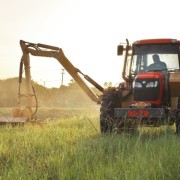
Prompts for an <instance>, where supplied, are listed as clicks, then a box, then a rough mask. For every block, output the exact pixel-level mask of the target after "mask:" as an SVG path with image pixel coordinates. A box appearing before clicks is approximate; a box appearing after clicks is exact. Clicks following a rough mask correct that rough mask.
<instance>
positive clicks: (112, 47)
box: [0, 0, 180, 87]
mask: <svg viewBox="0 0 180 180" xmlns="http://www.w3.org/2000/svg"><path fill="white" fill-rule="evenodd" d="M0 3H1V5H0V22H1V26H0V40H1V41H0V79H6V78H12V77H17V76H18V73H19V63H20V59H21V56H22V52H21V48H20V45H19V41H20V40H24V41H28V42H32V43H42V44H48V45H52V46H57V47H60V48H62V49H63V51H64V53H65V55H66V57H67V58H68V59H69V60H70V61H71V63H72V64H73V65H74V66H75V67H77V68H78V69H80V70H81V71H82V72H83V73H84V74H87V75H89V76H90V77H91V78H93V79H94V80H95V81H96V82H97V83H99V84H100V85H103V84H104V82H112V84H113V85H117V84H118V83H119V82H121V81H122V79H121V74H122V62H123V58H122V57H119V56H117V52H116V51H117V45H118V44H119V43H121V42H125V39H126V38H127V39H129V41H130V42H131V43H132V42H133V41H136V40H139V39H149V38H175V39H180V33H179V32H180V25H179V8H180V1H179V0H151V1H149V0H126V1H125V0H30V1H25V0H0ZM30 63H31V78H32V80H34V81H36V82H38V83H39V84H42V85H45V86H46V87H60V85H61V83H62V78H61V77H62V76H61V75H62V74H61V73H62V68H63V67H62V66H61V65H60V64H59V62H58V61H57V60H56V59H53V58H44V57H34V56H31V57H30ZM70 79H72V77H70V75H69V74H68V72H66V71H65V74H64V81H63V83H64V85H67V84H68V83H69V82H70Z"/></svg>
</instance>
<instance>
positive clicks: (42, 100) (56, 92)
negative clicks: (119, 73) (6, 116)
mask: <svg viewBox="0 0 180 180" xmlns="http://www.w3.org/2000/svg"><path fill="white" fill-rule="evenodd" d="M32 86H33V89H35V94H36V98H37V100H38V101H37V102H36V101H35V100H36V98H34V100H33V105H34V104H35V103H38V106H41V107H65V108H83V107H92V106H95V105H96V103H95V102H93V101H92V100H91V99H90V98H89V97H88V96H87V95H86V94H85V92H84V91H83V90H82V89H81V88H80V87H79V86H78V84H77V83H76V82H75V81H74V80H71V81H70V82H69V84H68V86H65V85H61V86H60V88H46V87H44V86H42V85H39V84H38V83H37V82H34V81H32ZM92 90H93V91H95V93H96V94H100V92H99V91H98V90H97V89H96V88H92ZM19 93H20V94H23V93H26V88H25V80H24V79H23V80H22V83H21V86H19V83H18V78H16V77H15V78H9V79H5V80H0V107H16V106H17V104H18V103H19V99H18V94H19ZM24 101H25V100H24V99H23V98H21V103H22V104H23V103H25V102H24Z"/></svg>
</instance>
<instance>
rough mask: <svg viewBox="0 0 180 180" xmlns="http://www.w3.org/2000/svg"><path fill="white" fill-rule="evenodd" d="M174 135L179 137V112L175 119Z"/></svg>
mask: <svg viewBox="0 0 180 180" xmlns="http://www.w3.org/2000/svg"><path fill="white" fill-rule="evenodd" d="M176 134H177V135H180V112H179V113H178V115H177V118H176Z"/></svg>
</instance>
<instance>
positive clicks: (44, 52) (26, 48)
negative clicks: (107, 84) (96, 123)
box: [20, 40, 104, 106]
mask: <svg viewBox="0 0 180 180" xmlns="http://www.w3.org/2000/svg"><path fill="white" fill-rule="evenodd" d="M20 46H21V49H22V52H23V55H22V58H21V65H22V64H24V67H25V78H26V90H27V94H31V92H30V87H31V75H30V58H29V54H31V55H33V56H42V57H52V58H55V59H57V60H58V61H59V63H60V64H61V65H62V66H63V67H64V68H65V69H66V71H67V72H68V73H69V74H70V75H71V76H72V78H73V79H74V80H75V81H76V82H77V84H78V85H79V86H80V87H81V88H82V89H83V90H84V92H85V93H86V94H87V95H88V96H89V97H90V98H91V100H92V101H95V102H97V103H99V102H100V98H99V96H97V95H96V94H95V93H94V92H93V91H92V90H91V89H90V88H89V87H88V86H87V84H86V83H85V81H84V80H83V79H82V78H81V77H80V75H79V73H80V74H82V75H83V76H84V78H85V79H86V80H87V81H89V82H90V83H91V84H93V85H94V86H95V87H96V88H97V89H99V90H100V91H102V92H103V91H104V89H103V88H102V87H101V86H100V85H99V84H97V83H96V82H95V81H94V80H92V79H91V78H90V77H89V76H87V75H84V74H83V73H82V72H81V71H80V70H79V69H77V68H76V67H74V66H73V64H72V63H71V62H70V61H69V60H68V59H67V58H66V56H65V55H64V52H63V50H62V49H61V48H58V47H55V46H50V45H45V44H34V43H30V42H25V41H23V40H20ZM29 106H31V105H30V104H29Z"/></svg>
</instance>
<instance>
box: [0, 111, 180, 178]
mask: <svg viewBox="0 0 180 180" xmlns="http://www.w3.org/2000/svg"><path fill="white" fill-rule="evenodd" d="M0 133H1V135H0V177H1V179H38V180H39V179H53V180H54V179H78V180H81V179H82V180H86V179H87V180H92V179H95V180H96V179H97V180H99V179H108V180H109V179H112V180H114V179H115V180H116V179H122V180H123V179H124V180H131V179H132V180H134V179H138V180H139V179H143V180H144V179H149V180H152V179H180V153H179V152H180V148H179V147H180V139H179V137H176V136H175V135H174V128H156V129H151V128H142V129H140V130H139V133H137V134H133V135H129V134H126V133H123V134H106V135H101V134H100V132H99V117H98V113H97V112H93V113H92V114H91V113H87V114H79V115H77V114H76V115H75V116H72V117H68V118H67V119H64V120H54V121H50V122H49V123H47V124H45V125H32V124H26V125H24V126H16V127H12V126H3V127H0Z"/></svg>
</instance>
